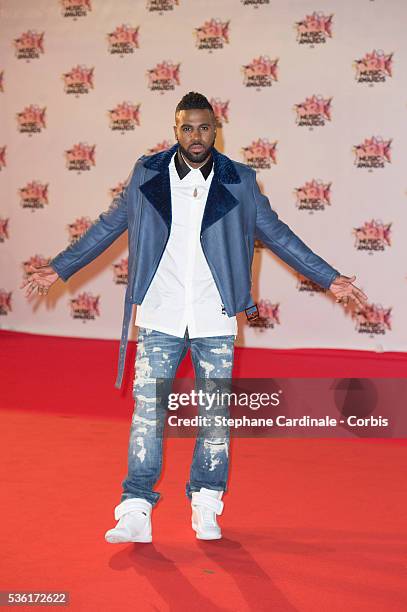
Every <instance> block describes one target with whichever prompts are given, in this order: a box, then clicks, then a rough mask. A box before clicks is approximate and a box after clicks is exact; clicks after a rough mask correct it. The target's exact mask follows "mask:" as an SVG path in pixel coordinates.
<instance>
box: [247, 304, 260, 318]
mask: <svg viewBox="0 0 407 612" xmlns="http://www.w3.org/2000/svg"><path fill="white" fill-rule="evenodd" d="M245 313H246V317H247V320H248V321H252V320H253V319H257V317H258V316H259V311H258V308H257V304H254V306H249V308H245Z"/></svg>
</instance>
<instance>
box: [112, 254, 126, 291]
mask: <svg viewBox="0 0 407 612" xmlns="http://www.w3.org/2000/svg"><path fill="white" fill-rule="evenodd" d="M113 274H114V278H113V282H114V283H115V284H116V285H127V280H128V275H129V258H128V257H124V258H123V259H121V260H120V261H119V262H118V263H115V264H113Z"/></svg>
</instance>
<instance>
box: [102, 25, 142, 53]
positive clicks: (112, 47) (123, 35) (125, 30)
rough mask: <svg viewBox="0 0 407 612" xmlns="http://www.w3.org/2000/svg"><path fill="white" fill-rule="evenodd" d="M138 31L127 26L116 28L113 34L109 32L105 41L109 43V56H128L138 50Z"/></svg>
mask: <svg viewBox="0 0 407 612" xmlns="http://www.w3.org/2000/svg"><path fill="white" fill-rule="evenodd" d="M139 30H140V28H139V27H137V28H133V26H131V25H128V24H125V23H124V24H122V25H120V26H117V28H116V29H115V30H114V31H113V32H109V34H108V35H107V40H108V43H109V53H110V54H111V55H120V56H121V57H123V56H124V55H128V54H129V53H134V50H135V49H138V48H139Z"/></svg>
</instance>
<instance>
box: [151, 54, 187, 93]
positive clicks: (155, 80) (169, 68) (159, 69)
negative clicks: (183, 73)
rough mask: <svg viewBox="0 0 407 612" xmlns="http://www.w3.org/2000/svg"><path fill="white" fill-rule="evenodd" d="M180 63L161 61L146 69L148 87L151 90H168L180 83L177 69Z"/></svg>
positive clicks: (162, 91)
mask: <svg viewBox="0 0 407 612" xmlns="http://www.w3.org/2000/svg"><path fill="white" fill-rule="evenodd" d="M180 66H181V64H173V63H172V62H167V61H164V62H161V64H157V65H156V66H155V67H154V68H151V69H150V70H148V71H147V78H148V87H149V88H150V89H151V91H160V92H161V93H164V91H170V90H173V89H175V86H176V85H180V84H181V83H180V78H179V69H180Z"/></svg>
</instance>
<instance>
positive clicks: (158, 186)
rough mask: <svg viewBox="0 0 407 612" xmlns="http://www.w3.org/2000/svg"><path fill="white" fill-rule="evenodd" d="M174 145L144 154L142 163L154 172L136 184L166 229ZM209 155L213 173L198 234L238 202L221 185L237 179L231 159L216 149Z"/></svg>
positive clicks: (169, 222)
mask: <svg viewBox="0 0 407 612" xmlns="http://www.w3.org/2000/svg"><path fill="white" fill-rule="evenodd" d="M177 148H178V145H174V146H173V147H171V149H168V150H167V151H163V152H162V153H157V154H156V155H152V156H151V157H148V158H147V159H146V161H145V162H144V166H145V167H146V168H149V169H150V170H156V171H157V174H156V175H154V176H153V178H151V179H149V180H148V181H146V182H145V183H143V184H142V185H140V190H141V191H142V193H143V194H144V195H145V197H146V198H147V199H148V201H149V202H150V203H151V204H152V205H153V206H154V208H155V209H156V211H157V212H158V213H159V215H160V216H161V218H162V219H163V221H164V223H165V224H166V226H167V228H168V231H170V229H171V218H172V215H171V184H170V173H169V170H168V166H169V164H170V161H171V158H172V156H173V155H174V153H175V151H176V150H177ZM212 154H213V161H214V176H213V179H212V183H211V186H210V189H209V193H208V198H207V200H206V205H205V210H204V215H203V219H202V226H201V234H202V233H203V232H204V231H205V230H206V229H207V228H208V227H210V226H211V225H213V223H215V222H216V221H219V219H221V218H222V217H223V216H224V215H226V213H228V212H229V211H230V210H232V208H234V207H235V206H236V205H237V204H239V200H237V199H236V198H235V197H234V196H233V195H232V194H231V193H230V191H229V190H228V189H227V188H226V187H225V184H230V183H240V182H241V181H240V177H239V175H238V173H237V172H236V170H235V166H234V164H233V162H232V161H231V160H230V159H229V158H228V157H226V156H225V155H222V153H219V152H218V151H217V150H216V149H213V150H212Z"/></svg>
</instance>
